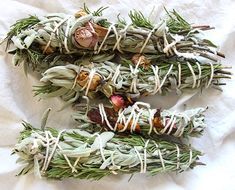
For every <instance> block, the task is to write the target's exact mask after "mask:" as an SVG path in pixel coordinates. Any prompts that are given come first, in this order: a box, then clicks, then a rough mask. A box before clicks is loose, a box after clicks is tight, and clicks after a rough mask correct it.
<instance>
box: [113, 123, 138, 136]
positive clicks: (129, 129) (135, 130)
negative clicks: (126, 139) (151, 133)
mask: <svg viewBox="0 0 235 190" xmlns="http://www.w3.org/2000/svg"><path fill="white" fill-rule="evenodd" d="M132 123H133V121H132V120H130V122H129V123H128V125H127V130H128V131H131V125H132ZM123 128H124V125H123V124H121V123H118V124H117V130H118V131H120V130H122V129H123ZM134 132H136V133H140V125H139V124H138V123H137V124H136V126H135V129H134Z"/></svg>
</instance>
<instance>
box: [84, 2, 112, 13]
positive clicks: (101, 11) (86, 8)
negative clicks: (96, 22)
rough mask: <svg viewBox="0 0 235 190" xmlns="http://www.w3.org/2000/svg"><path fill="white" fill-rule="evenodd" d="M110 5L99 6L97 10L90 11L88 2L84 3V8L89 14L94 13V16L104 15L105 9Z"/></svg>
mask: <svg viewBox="0 0 235 190" xmlns="http://www.w3.org/2000/svg"><path fill="white" fill-rule="evenodd" d="M107 8H108V7H103V6H102V7H100V8H98V9H97V10H96V11H93V12H92V11H90V9H89V8H88V7H87V6H86V4H85V3H84V4H83V10H84V11H85V12H86V13H87V14H92V15H93V16H102V15H103V11H104V10H105V9H107Z"/></svg>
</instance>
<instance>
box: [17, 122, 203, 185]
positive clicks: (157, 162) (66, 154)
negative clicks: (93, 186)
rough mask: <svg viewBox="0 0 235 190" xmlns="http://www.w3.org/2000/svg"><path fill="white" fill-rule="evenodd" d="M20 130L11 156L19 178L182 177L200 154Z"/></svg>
mask: <svg viewBox="0 0 235 190" xmlns="http://www.w3.org/2000/svg"><path fill="white" fill-rule="evenodd" d="M24 125H25V126H26V128H25V129H24V131H23V132H22V133H21V136H20V140H19V142H18V144H16V145H15V148H14V150H13V153H16V154H17V155H18V156H19V161H20V162H22V163H24V168H23V169H22V171H21V172H20V173H19V175H23V174H26V173H28V172H31V171H34V173H35V175H37V176H43V177H46V178H53V179H65V178H71V177H72V178H78V179H92V180H99V179H101V178H103V177H105V176H108V175H112V174H134V173H138V172H142V173H145V172H147V173H149V174H150V175H156V174H158V173H161V172H172V171H176V172H182V171H185V170H187V169H189V168H193V167H194V166H196V165H198V164H200V163H199V162H197V160H198V158H199V156H201V152H199V151H197V150H195V149H192V148H191V147H189V146H187V145H183V144H176V143H172V142H167V141H164V140H160V139H159V140H152V139H149V140H147V139H143V138H142V137H140V136H136V135H130V136H118V135H115V136H114V134H113V133H111V132H103V133H100V134H99V133H96V134H93V135H92V134H89V133H88V132H84V131H80V130H77V129H70V130H65V131H63V132H59V131H57V130H56V129H51V128H47V129H46V130H45V131H42V130H40V129H36V128H33V127H32V126H31V125H30V124H27V123H25V124H24Z"/></svg>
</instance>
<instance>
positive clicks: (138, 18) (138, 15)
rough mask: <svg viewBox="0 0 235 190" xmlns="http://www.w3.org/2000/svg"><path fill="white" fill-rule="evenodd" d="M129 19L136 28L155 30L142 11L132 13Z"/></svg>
mask: <svg viewBox="0 0 235 190" xmlns="http://www.w3.org/2000/svg"><path fill="white" fill-rule="evenodd" d="M129 17H130V19H131V21H132V24H133V25H134V26H136V27H144V28H148V29H153V24H152V23H151V22H150V20H149V19H147V18H146V17H145V16H144V15H143V13H142V12H140V11H137V10H133V11H130V13H129Z"/></svg>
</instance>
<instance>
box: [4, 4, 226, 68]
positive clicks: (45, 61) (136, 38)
mask: <svg viewBox="0 0 235 190" xmlns="http://www.w3.org/2000/svg"><path fill="white" fill-rule="evenodd" d="M103 10H104V8H101V9H98V11H95V12H93V13H91V12H90V10H89V9H88V8H87V7H84V10H82V11H79V12H78V13H76V14H75V15H66V14H62V13H53V14H49V15H47V16H43V17H36V16H30V17H28V18H24V19H21V20H18V21H17V22H16V23H15V24H14V25H12V27H11V30H10V32H9V33H8V36H7V44H8V47H7V48H8V52H9V53H13V54H14V62H15V64H17V65H18V64H20V63H22V62H23V63H24V65H25V66H30V68H32V69H37V68H38V70H39V71H40V70H41V68H43V69H45V67H47V68H48V67H50V66H51V65H53V64H55V63H56V62H57V61H58V60H66V57H67V58H69V59H71V60H76V59H79V58H82V57H84V56H87V57H92V56H93V55H95V54H105V55H106V57H108V56H107V55H109V56H111V57H112V55H113V54H114V52H120V53H133V54H136V53H140V54H142V53H144V54H153V55H158V56H159V57H165V58H166V57H172V56H175V57H182V58H184V59H186V60H187V59H198V58H199V57H203V58H206V59H210V60H212V61H213V62H216V61H217V60H218V56H222V57H224V55H223V54H221V53H219V52H217V51H216V46H215V45H214V44H213V43H211V42H210V41H209V40H206V39H204V38H202V37H200V35H198V33H200V30H208V29H211V27H209V26H205V25H203V26H192V25H190V24H189V23H188V22H187V21H185V20H184V19H183V18H182V17H181V16H180V15H179V14H178V13H177V12H176V11H172V12H167V17H166V18H165V19H162V20H161V21H160V22H158V23H157V24H153V23H151V22H150V21H149V20H148V19H147V18H145V17H144V16H143V14H142V13H141V12H138V11H131V12H130V14H129V17H130V18H131V21H132V22H131V23H130V24H127V23H126V22H125V21H124V20H122V19H120V18H119V19H118V22H117V23H112V22H109V21H108V19H107V18H104V17H103V16H102V11H103ZM67 60H68V59H67Z"/></svg>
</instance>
